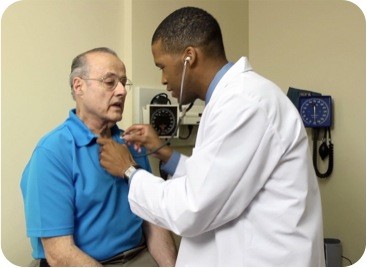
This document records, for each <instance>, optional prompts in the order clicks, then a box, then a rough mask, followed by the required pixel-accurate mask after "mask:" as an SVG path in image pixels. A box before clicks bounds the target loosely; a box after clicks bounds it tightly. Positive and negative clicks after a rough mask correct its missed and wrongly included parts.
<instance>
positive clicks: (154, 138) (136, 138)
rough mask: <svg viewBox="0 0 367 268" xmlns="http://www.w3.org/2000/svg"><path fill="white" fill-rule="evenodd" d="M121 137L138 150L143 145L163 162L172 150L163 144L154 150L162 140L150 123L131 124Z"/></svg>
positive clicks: (167, 158)
mask: <svg viewBox="0 0 367 268" xmlns="http://www.w3.org/2000/svg"><path fill="white" fill-rule="evenodd" d="M122 138H123V139H124V140H125V142H126V143H127V144H129V145H131V144H132V145H133V146H134V149H135V150H137V151H139V152H140V151H141V147H145V148H146V149H147V151H148V152H149V153H152V156H154V157H156V158H158V159H160V160H162V161H163V162H167V161H168V160H169V158H170V157H171V155H172V152H173V150H172V149H171V147H169V146H164V147H162V148H160V149H159V150H158V151H156V149H158V148H159V147H160V146H161V145H162V144H163V142H162V140H161V139H160V138H159V136H158V134H157V132H156V131H155V130H154V128H153V127H152V126H151V125H132V126H131V127H129V128H128V129H126V130H125V132H124V134H123V137H122Z"/></svg>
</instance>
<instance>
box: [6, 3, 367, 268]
mask: <svg viewBox="0 0 367 268" xmlns="http://www.w3.org/2000/svg"><path fill="white" fill-rule="evenodd" d="M0 1H1V0H0ZM187 5H195V6H199V7H203V8H205V9H207V10H208V11H209V12H211V13H212V14H213V15H214V16H215V17H216V18H217V19H218V21H219V23H220V24H221V26H222V30H223V36H224V40H225V46H226V50H227V56H228V58H229V59H230V60H233V61H234V60H237V58H238V57H240V56H241V55H249V56H250V59H251V62H252V65H253V66H254V67H255V69H256V70H257V71H258V72H259V73H261V74H263V75H265V76H267V77H268V78H270V79H272V80H274V81H275V82H276V83H277V84H278V85H280V86H281V87H282V88H283V89H284V91H285V92H286V90H287V89H288V87H289V86H294V87H297V86H298V87H301V88H306V89H314V90H319V91H321V92H322V93H324V94H331V95H332V96H333V98H334V100H335V112H336V113H335V122H336V124H335V127H334V129H333V132H332V135H333V140H334V144H335V155H336V159H335V170H334V173H333V176H332V177H331V178H330V180H329V181H327V182H321V183H320V186H321V192H322V199H323V206H324V221H325V227H324V230H325V235H326V236H332V237H338V238H340V239H341V240H342V242H343V248H344V255H345V256H347V257H349V258H351V259H352V261H353V262H355V261H357V260H358V259H359V257H360V256H361V255H362V254H363V251H364V246H365V203H364V201H365V177H366V176H365V88H366V86H365V68H364V66H365V62H364V59H365V54H364V48H365V43H364V40H365V35H364V34H365V28H364V27H365V24H364V20H363V16H362V14H361V12H360V11H359V10H358V8H356V7H354V6H353V5H352V4H350V3H348V2H343V1H341V0H332V1H331V2H330V1H327V0H326V1H310V0H307V1H304V0H301V1H289V0H279V1H273V0H272V1H259V0H257V1H253V0H250V4H248V1H244V0H195V1H193V0H191V1H189V0H133V1H132V0H124V1H123V0H23V1H21V2H18V3H16V4H14V5H12V6H11V7H9V8H8V9H7V10H6V12H5V13H4V15H3V17H2V21H1V31H2V39H1V40H2V43H1V53H2V54H1V55H2V66H1V77H2V84H1V94H2V95H1V97H2V99H1V109H2V115H1V116H2V118H1V120H2V121H1V122H2V123H1V135H2V140H1V146H2V152H1V153H2V155H1V156H2V157H1V159H2V163H1V167H2V173H1V208H2V211H1V213H2V214H1V228H2V230H1V231H2V236H1V243H2V250H3V252H4V254H5V256H6V257H7V258H8V259H9V260H10V261H11V262H13V263H14V264H16V265H20V266H26V265H28V264H29V261H30V260H31V257H30V246H29V242H28V240H27V238H26V235H25V223H24V216H23V204H22V199H21V193H20V189H19V180H20V176H21V173H22V171H23V169H24V166H25V164H26V163H27V161H28V159H29V157H30V155H31V152H32V150H33V148H34V146H35V144H36V142H37V141H38V140H39V138H40V137H41V136H42V135H43V134H45V133H46V132H47V131H49V130H50V129H52V128H54V127H55V126H56V125H58V124H60V123H61V122H62V121H63V120H64V119H65V118H66V116H67V112H68V110H69V108H72V107H73V106H74V102H73V101H72V99H71V97H70V95H69V88H68V85H67V77H68V73H69V66H70V62H71V59H72V58H73V57H74V56H75V55H76V54H78V53H79V52H82V51H84V50H87V49H89V48H93V47H97V46H109V47H111V48H113V49H115V50H116V51H117V52H118V53H119V54H120V56H121V58H122V59H123V60H124V61H125V64H126V66H127V73H128V76H130V77H131V78H132V80H133V82H134V84H135V85H144V86H159V85H160V84H159V83H160V72H159V71H158V70H157V68H156V67H155V66H154V64H153V61H152V56H151V53H150V39H151V36H152V33H153V31H154V29H155V27H156V26H157V25H158V23H159V22H160V21H161V20H162V19H163V18H164V17H165V16H166V15H168V14H169V13H170V12H171V11H173V10H174V9H176V8H179V7H182V6H187ZM248 15H249V16H248ZM351 29H353V30H351ZM248 40H249V41H248ZM355 119H358V120H355ZM131 122H132V101H131V94H130V96H129V98H128V99H127V103H126V108H125V114H124V122H123V124H122V126H123V127H126V126H128V125H129V124H130V123H131ZM188 151H189V149H188Z"/></svg>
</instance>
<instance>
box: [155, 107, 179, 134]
mask: <svg viewBox="0 0 367 268" xmlns="http://www.w3.org/2000/svg"><path fill="white" fill-rule="evenodd" d="M175 112H176V108H175V107H173V108H171V107H151V111H150V122H151V125H152V126H153V128H154V129H155V130H156V131H157V133H158V135H159V136H170V135H172V134H173V132H174V131H175V128H176V124H177V112H176V113H175Z"/></svg>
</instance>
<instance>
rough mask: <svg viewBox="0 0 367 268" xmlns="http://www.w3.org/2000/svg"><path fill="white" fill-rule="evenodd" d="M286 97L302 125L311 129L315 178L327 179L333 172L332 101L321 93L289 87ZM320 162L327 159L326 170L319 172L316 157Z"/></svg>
mask: <svg viewBox="0 0 367 268" xmlns="http://www.w3.org/2000/svg"><path fill="white" fill-rule="evenodd" d="M287 96H288V97H289V98H290V100H291V101H292V102H293V104H294V105H295V106H296V108H297V109H298V111H299V113H300V115H301V118H302V121H303V124H304V126H305V127H306V128H311V129H312V140H313V165H314V168H315V172H316V175H317V177H319V178H327V177H329V176H330V175H331V173H332V172H333V167H334V144H333V143H332V141H331V131H330V129H331V126H332V122H333V120H332V119H333V106H332V104H333V101H332V98H331V96H326V95H322V94H321V93H317V92H313V91H309V90H303V89H297V88H292V87H290V88H289V89H288V93H287ZM322 131H324V135H323V138H322V140H321V145H320V147H319V148H318V150H317V147H318V141H319V135H320V133H321V132H322ZM318 155H319V156H320V157H321V159H322V160H325V159H327V158H328V159H329V162H328V167H327V170H326V171H325V172H324V173H322V172H320V171H319V167H318V164H317V156H318Z"/></svg>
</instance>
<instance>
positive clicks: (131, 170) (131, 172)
mask: <svg viewBox="0 0 367 268" xmlns="http://www.w3.org/2000/svg"><path fill="white" fill-rule="evenodd" d="M139 168H141V167H140V166H139V165H131V166H130V167H128V169H127V170H126V171H125V172H124V178H125V179H128V180H130V179H131V177H132V176H133V175H134V173H135V172H136V171H137V170H138V169H139Z"/></svg>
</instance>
